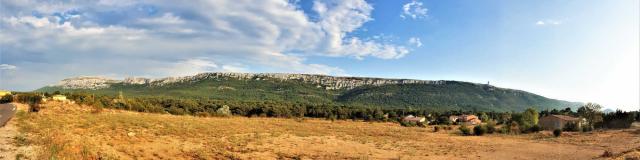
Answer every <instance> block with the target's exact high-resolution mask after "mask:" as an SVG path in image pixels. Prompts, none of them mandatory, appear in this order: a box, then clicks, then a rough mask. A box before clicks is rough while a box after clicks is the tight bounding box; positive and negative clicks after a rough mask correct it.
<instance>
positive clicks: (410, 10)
mask: <svg viewBox="0 0 640 160" xmlns="http://www.w3.org/2000/svg"><path fill="white" fill-rule="evenodd" d="M427 11H428V9H427V8H426V7H423V6H422V2H420V1H417V0H412V1H411V2H409V3H407V4H404V5H402V14H400V17H401V18H402V19H406V18H411V19H421V18H426V17H427V16H428V15H427Z"/></svg>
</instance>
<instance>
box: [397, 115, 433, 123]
mask: <svg viewBox="0 0 640 160" xmlns="http://www.w3.org/2000/svg"><path fill="white" fill-rule="evenodd" d="M425 120H427V119H426V118H425V117H416V116H413V115H408V116H406V117H404V118H402V121H403V122H413V123H423V122H424V121H425Z"/></svg>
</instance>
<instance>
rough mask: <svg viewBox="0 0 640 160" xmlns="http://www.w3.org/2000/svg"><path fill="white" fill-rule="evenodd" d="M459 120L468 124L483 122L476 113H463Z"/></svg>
mask: <svg viewBox="0 0 640 160" xmlns="http://www.w3.org/2000/svg"><path fill="white" fill-rule="evenodd" d="M458 121H460V122H462V124H466V125H476V124H480V123H482V121H480V118H478V116H476V115H461V116H460V117H459V118H458Z"/></svg>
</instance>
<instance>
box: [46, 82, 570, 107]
mask: <svg viewBox="0 0 640 160" xmlns="http://www.w3.org/2000/svg"><path fill="white" fill-rule="evenodd" d="M36 91H37V92H55V91H61V92H88V93H94V94H101V95H112V96H115V95H117V94H118V93H119V92H122V93H123V94H125V95H126V96H129V97H171V98H197V99H217V100H228V101H276V102H297V103H313V104H344V105H365V106H372V107H384V108H406V107H412V108H425V109H432V110H437V111H446V110H477V111H522V110H524V109H526V108H528V107H536V108H538V109H553V108H558V109H563V108H566V107H571V108H576V107H578V106H580V105H581V103H575V102H567V101H561V100H554V99H549V98H545V97H543V96H539V95H536V94H533V93H529V92H525V91H520V90H513V89H506V88H499V87H495V86H491V85H485V84H477V83H469V82H460V81H428V80H411V79H384V78H366V77H334V76H326V75H312V74H285V73H257V74H252V73H202V74H198V75H195V76H186V77H169V78H162V79H147V78H127V79H125V80H113V79H108V78H101V77H75V78H68V79H64V80H62V81H60V82H59V83H58V84H55V85H51V86H47V87H43V88H40V89H38V90H36Z"/></svg>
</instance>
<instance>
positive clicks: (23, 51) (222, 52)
mask: <svg viewBox="0 0 640 160" xmlns="http://www.w3.org/2000/svg"><path fill="white" fill-rule="evenodd" d="M418 6H421V4H420V5H418ZM372 11H373V7H372V6H371V5H370V4H368V3H367V2H366V1H364V0H346V1H338V0H316V1H314V3H313V6H312V9H310V10H309V11H306V12H305V11H304V10H302V9H301V8H300V7H299V6H297V4H295V2H292V1H288V0H263V1H248V0H246V1H243V0H241V1H236V0H219V1H206V0H197V1H192V2H190V3H172V2H166V3H164V2H159V1H151V0H150V1H146V0H133V1H119V0H98V1H35V0H33V1H30V0H20V1H17V0H7V1H3V5H1V6H0V15H1V16H0V28H3V29H2V30H0V37H3V38H2V39H0V48H2V49H3V53H2V59H0V63H1V62H12V63H13V64H15V65H19V66H26V67H21V72H22V73H25V74H28V73H38V72H40V71H39V70H41V68H61V70H59V71H58V72H59V73H51V74H48V75H52V76H49V77H53V78H52V79H44V78H39V79H41V80H42V81H40V82H35V83H34V84H33V88H35V87H38V86H41V85H44V83H53V81H55V80H57V79H61V78H64V77H67V76H76V75H90V74H110V75H116V77H117V76H125V75H133V76H140V75H149V76H157V77H161V76H174V75H184V74H185V73H189V74H192V73H197V72H209V71H235V72H293V73H316V74H332V75H341V74H345V71H344V70H342V69H340V68H337V67H333V66H327V65H324V64H311V63H308V62H307V59H308V58H311V57H316V56H331V57H351V58H356V59H364V58H380V59H397V58H402V57H403V56H404V55H406V54H408V53H409V49H408V48H407V47H405V46H402V45H399V44H394V43H392V42H388V41H380V40H377V39H375V38H369V37H356V36H351V35H350V34H349V33H352V32H354V31H356V30H358V29H360V28H362V26H363V25H364V24H365V23H366V22H369V21H371V20H373V19H372V18H371V12H372ZM424 12H426V10H425V11H424ZM311 14H314V16H310V15H311ZM315 15H317V16H315ZM310 17H314V18H310ZM65 69H66V70H65ZM22 73H21V74H22ZM20 76H21V75H13V76H11V75H3V76H2V77H0V78H2V82H0V83H1V84H0V85H2V86H10V85H12V83H18V82H21V83H22V82H24V81H21V79H20ZM22 76H24V75H22ZM33 88H30V89H33Z"/></svg>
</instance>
